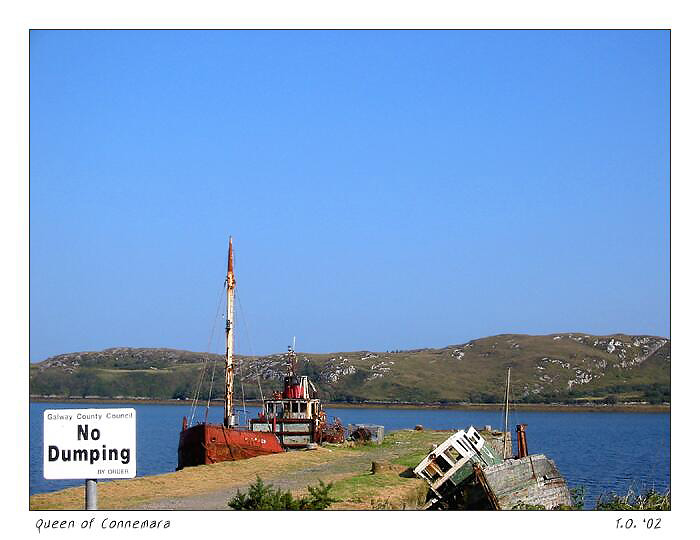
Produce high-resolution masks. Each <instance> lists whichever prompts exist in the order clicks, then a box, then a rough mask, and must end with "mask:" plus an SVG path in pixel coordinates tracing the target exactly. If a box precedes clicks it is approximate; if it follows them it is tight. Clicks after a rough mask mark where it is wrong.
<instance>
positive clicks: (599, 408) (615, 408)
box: [29, 396, 671, 413]
mask: <svg viewBox="0 0 700 540" xmlns="http://www.w3.org/2000/svg"><path fill="white" fill-rule="evenodd" d="M29 402H30V403H76V404H80V403H105V404H106V403H109V404H120V403H123V404H130V405H134V404H136V405H137V404H144V405H191V404H192V400H189V399H150V398H124V399H115V398H97V397H96V398H90V397H88V398H78V397H70V398H65V397H60V398H59V397H44V396H30V397H29ZM246 404H247V405H250V406H252V407H259V406H261V405H262V403H261V402H260V401H257V400H250V401H247V402H246ZM212 405H214V406H223V400H216V402H214V403H212ZM324 406H325V407H326V408H332V409H436V410H440V409H456V410H473V411H492V410H501V409H502V408H503V404H501V403H380V402H364V403H346V402H341V403H333V402H325V403H324ZM511 407H512V408H514V409H517V410H520V411H538V412H543V411H544V412H546V411H550V412H648V413H658V412H668V413H670V412H671V405H670V404H669V405H666V404H663V405H651V404H645V403H631V404H616V405H604V404H601V405H594V404H582V405H566V404H561V403H552V404H550V403H515V404H511Z"/></svg>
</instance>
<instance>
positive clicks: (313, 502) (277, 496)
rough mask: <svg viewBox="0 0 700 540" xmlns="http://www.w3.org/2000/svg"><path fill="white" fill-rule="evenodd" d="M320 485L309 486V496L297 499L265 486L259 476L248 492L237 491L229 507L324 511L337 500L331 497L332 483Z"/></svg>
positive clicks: (288, 493) (320, 482) (239, 508)
mask: <svg viewBox="0 0 700 540" xmlns="http://www.w3.org/2000/svg"><path fill="white" fill-rule="evenodd" d="M318 483H319V486H318V487H313V486H307V488H306V489H307V490H308V492H309V495H308V496H306V497H302V498H301V499H295V498H294V497H293V496H292V494H291V493H290V492H289V491H284V492H283V491H282V490H280V489H279V488H277V489H275V488H274V487H273V486H271V485H265V484H264V483H263V481H262V479H261V478H260V476H258V477H257V479H256V481H255V483H253V484H251V485H250V487H249V489H248V491H247V492H244V493H241V492H240V490H236V495H234V496H233V498H232V499H231V500H230V501H229V502H228V505H229V506H230V507H231V508H233V509H234V510H323V509H325V508H328V507H329V506H330V505H331V504H333V503H334V502H336V501H337V499H334V498H332V497H331V496H330V490H331V489H332V487H333V483H332V482H331V483H329V484H324V483H323V481H321V480H319V481H318Z"/></svg>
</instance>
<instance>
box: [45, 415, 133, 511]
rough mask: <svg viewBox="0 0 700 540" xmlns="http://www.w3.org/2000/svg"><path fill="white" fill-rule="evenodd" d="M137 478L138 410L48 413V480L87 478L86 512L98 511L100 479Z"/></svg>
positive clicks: (46, 468) (46, 425)
mask: <svg viewBox="0 0 700 540" xmlns="http://www.w3.org/2000/svg"><path fill="white" fill-rule="evenodd" d="M135 476H136V410H135V409H51V410H49V409H47V410H45V411H44V478H46V479H47V480H57V479H85V509H86V510H97V479H101V478H134V477H135Z"/></svg>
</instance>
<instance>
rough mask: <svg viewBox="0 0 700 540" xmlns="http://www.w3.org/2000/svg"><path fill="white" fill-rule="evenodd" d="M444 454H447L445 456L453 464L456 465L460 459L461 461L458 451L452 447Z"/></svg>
mask: <svg viewBox="0 0 700 540" xmlns="http://www.w3.org/2000/svg"><path fill="white" fill-rule="evenodd" d="M445 454H447V456H448V457H449V458H450V459H451V460H452V461H454V462H455V463H457V462H458V461H459V460H460V459H462V454H460V453H459V451H458V450H457V449H456V448H455V447H454V446H450V447H449V448H448V449H447V450H446V451H445Z"/></svg>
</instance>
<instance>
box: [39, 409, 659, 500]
mask: <svg viewBox="0 0 700 540" xmlns="http://www.w3.org/2000/svg"><path fill="white" fill-rule="evenodd" d="M119 407H133V408H134V409H136V448H137V452H136V453H137V457H136V467H137V474H138V476H146V475H151V474H159V473H164V472H171V471H174V470H175V467H176V465H177V444H178V437H179V432H180V429H181V426H182V417H183V416H185V415H186V416H187V417H188V418H189V416H190V411H191V409H190V406H189V405H150V404H148V405H130V404H129V405H113V406H108V405H95V404H86V405H84V407H83V408H119ZM70 408H81V407H80V406H77V405H76V404H75V403H71V404H67V403H66V404H63V403H30V439H29V440H30V445H29V446H30V448H29V454H30V456H29V459H30V467H29V470H30V473H29V491H30V494H34V493H42V492H46V491H55V490H58V489H63V488H65V487H70V486H78V485H82V484H83V481H82V480H45V479H44V478H43V460H42V448H43V439H42V437H43V425H42V422H43V413H44V410H45V409H70ZM258 411H259V409H258V408H256V407H248V409H247V412H248V415H249V416H253V415H256V414H257V413H258ZM327 412H328V415H329V417H332V416H338V417H339V418H340V419H341V420H342V422H343V423H344V424H351V423H368V424H381V425H383V426H384V427H385V430H387V431H390V430H396V429H405V428H413V427H414V426H415V425H416V424H422V425H423V426H425V427H426V428H428V429H454V428H457V429H459V428H464V427H468V426H469V425H474V426H476V427H481V426H483V425H485V424H490V425H491V426H493V427H494V429H497V428H499V427H500V426H501V413H500V412H499V411H461V410H435V409H333V408H327ZM203 414H204V412H203V409H202V408H199V409H198V413H197V416H196V417H195V421H201V420H203V418H202V416H203ZM221 418H223V407H212V408H211V409H210V411H209V420H210V421H214V422H216V421H218V420H220V419H221ZM509 423H510V425H511V426H515V424H517V423H525V424H528V427H527V442H528V450H529V452H530V453H531V454H539V453H543V454H547V456H548V457H550V458H552V459H554V461H555V463H556V464H557V466H558V467H559V470H560V471H561V473H562V474H563V475H564V477H565V478H566V480H567V483H568V484H569V487H574V486H584V487H585V488H586V507H587V508H590V507H591V506H593V505H594V503H595V500H596V499H597V497H598V496H599V495H600V494H602V493H607V492H609V491H616V492H617V493H619V494H624V493H626V492H627V490H628V488H629V487H630V486H631V487H633V488H635V489H636V490H637V491H640V490H644V489H648V488H655V489H657V490H666V489H667V488H669V487H670V482H671V451H670V440H671V415H670V414H669V413H613V412H606V413H603V412H590V413H589V412H529V411H518V410H517V408H516V409H515V411H514V413H513V414H512V415H511V417H510V420H509ZM513 441H515V434H514V433H513ZM514 444H515V443H514Z"/></svg>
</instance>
